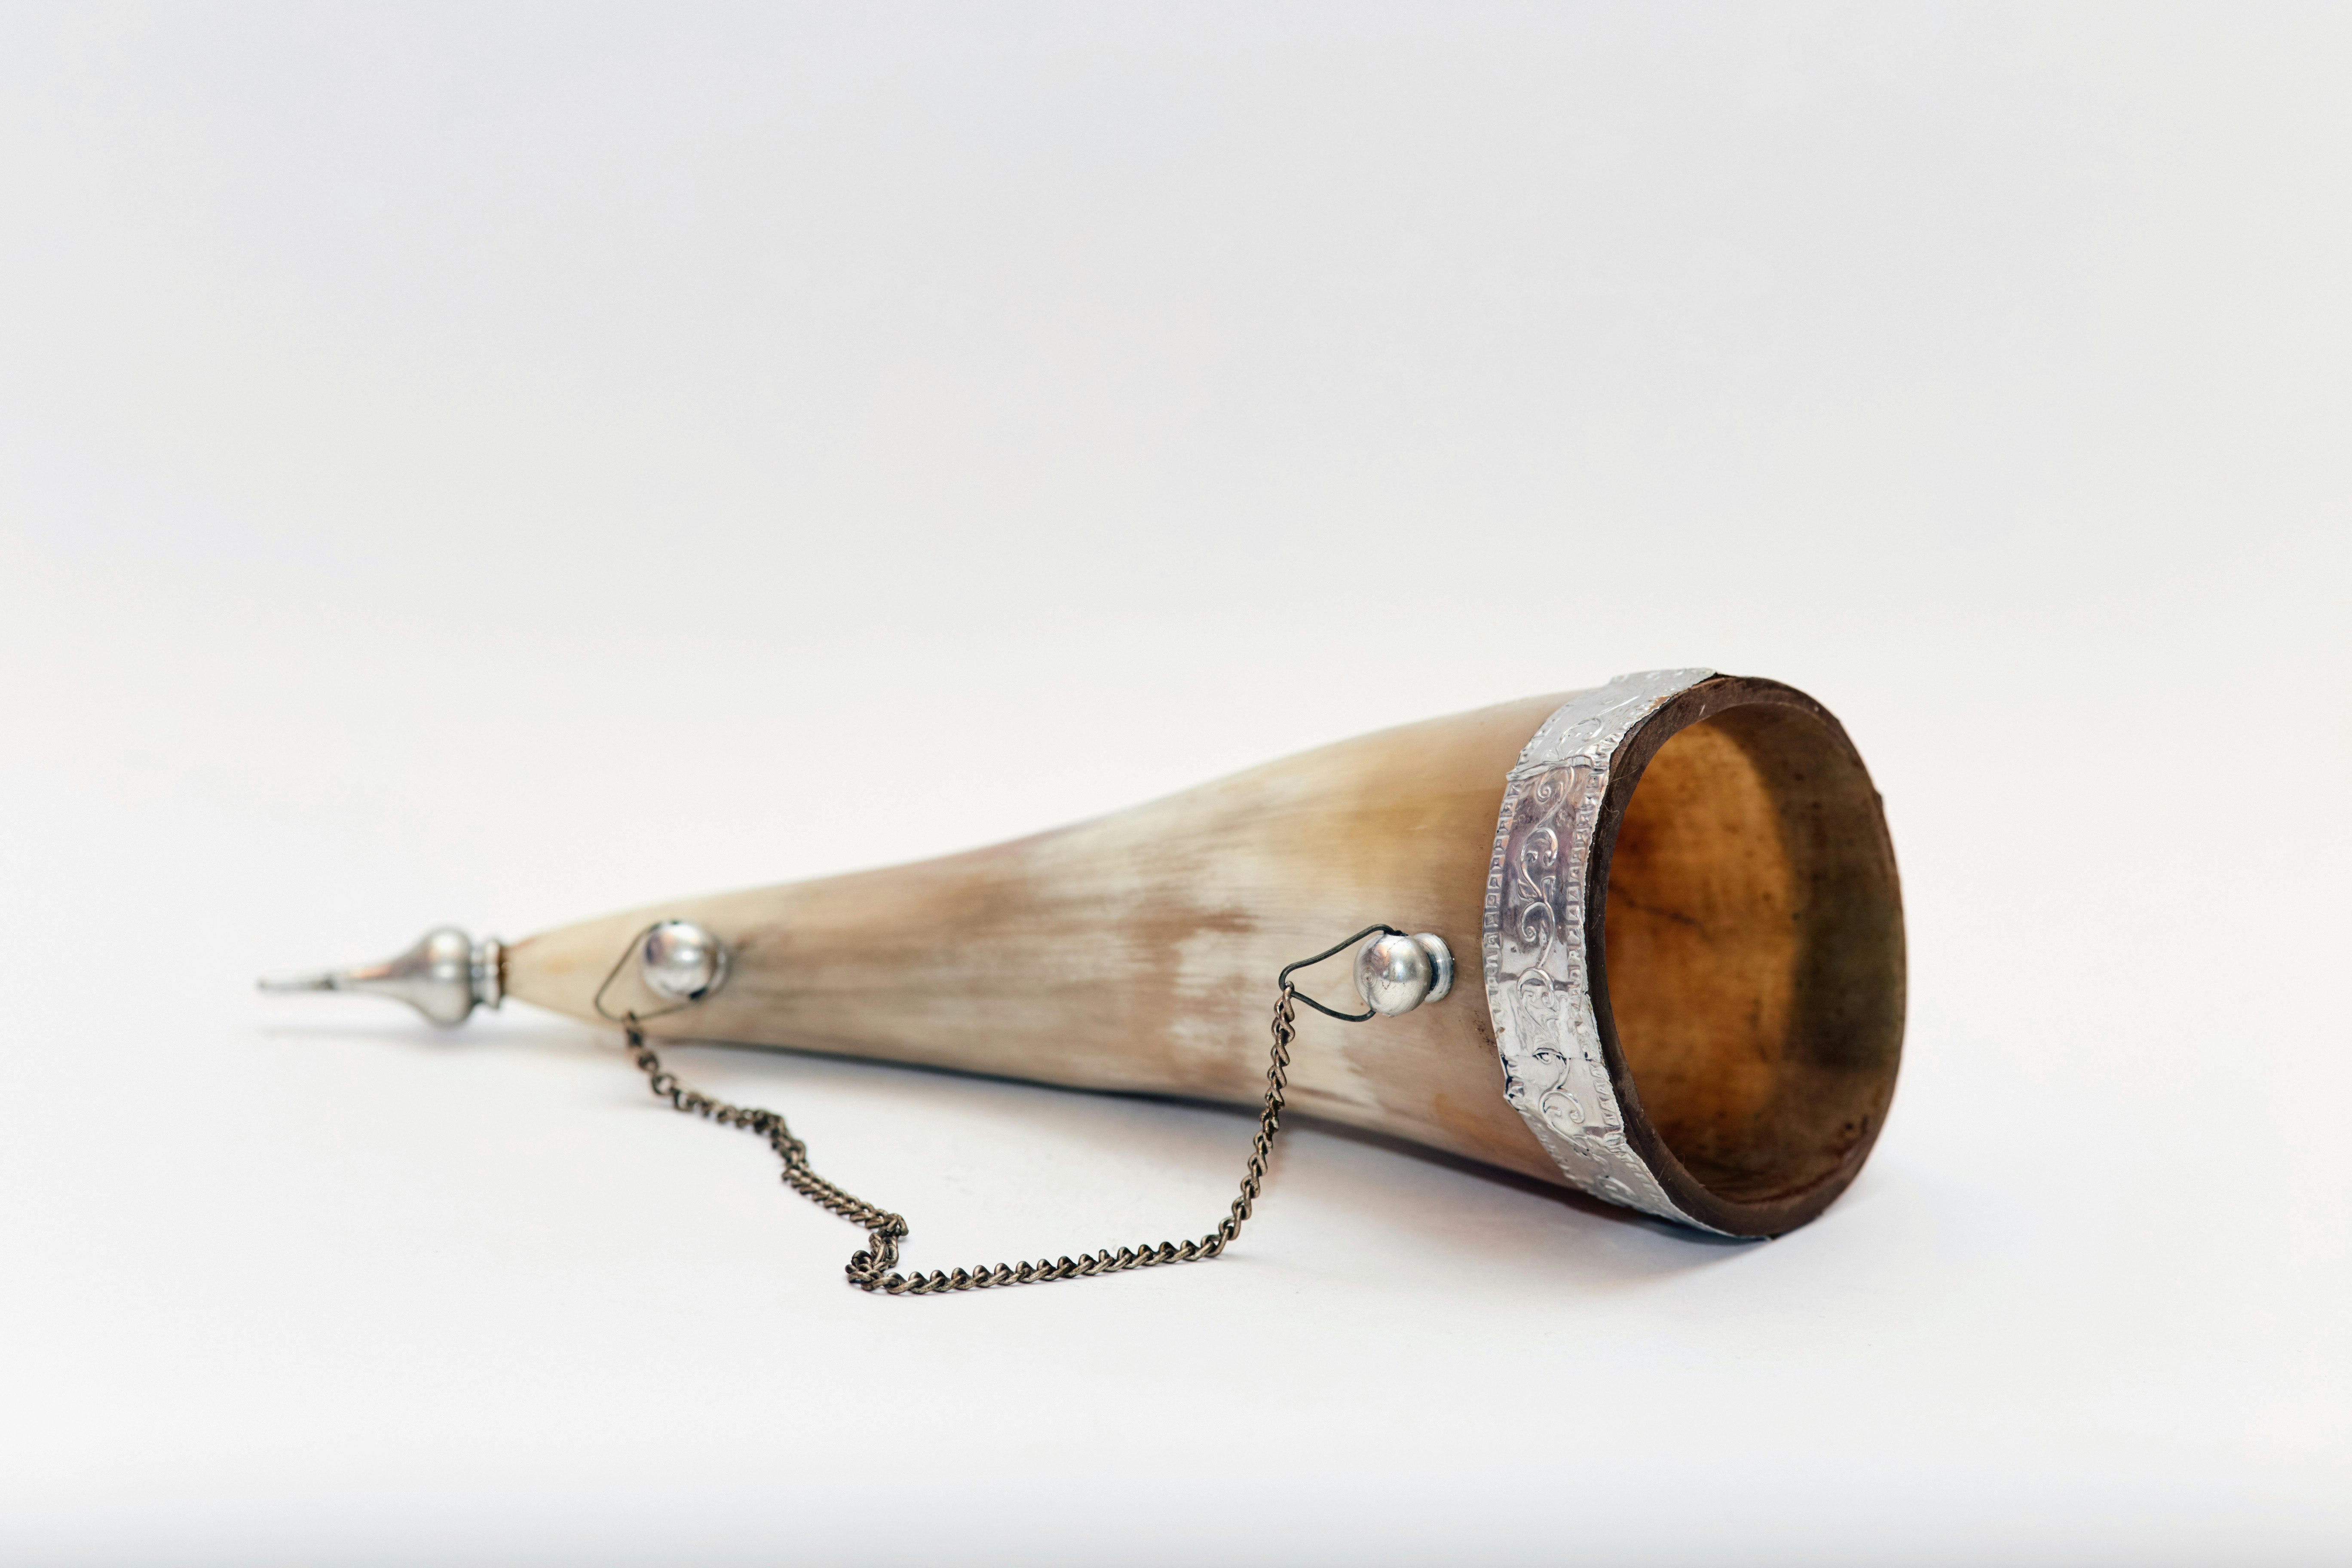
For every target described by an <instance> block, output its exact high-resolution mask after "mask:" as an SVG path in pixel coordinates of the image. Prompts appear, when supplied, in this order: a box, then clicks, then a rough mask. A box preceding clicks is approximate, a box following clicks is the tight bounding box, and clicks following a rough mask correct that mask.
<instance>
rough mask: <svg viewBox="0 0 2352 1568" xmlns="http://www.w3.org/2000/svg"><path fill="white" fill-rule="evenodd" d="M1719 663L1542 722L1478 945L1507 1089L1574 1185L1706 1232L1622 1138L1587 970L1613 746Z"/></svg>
mask: <svg viewBox="0 0 2352 1568" xmlns="http://www.w3.org/2000/svg"><path fill="white" fill-rule="evenodd" d="M1714 673H1715V671H1713V670H1711V669H1652V670H1644V671H1643V672H1642V673H1640V674H1638V675H1621V676H1619V677H1618V678H1617V679H1614V680H1612V681H1611V682H1610V683H1609V684H1608V685H1606V686H1601V687H1596V688H1594V689H1592V690H1591V691H1580V692H1579V693H1577V694H1576V695H1575V696H1573V697H1571V698H1570V699H1569V700H1567V701H1566V702H1564V703H1562V704H1561V705H1560V706H1559V710H1557V711H1556V712H1554V713H1553V714H1552V716H1551V717H1550V718H1549V719H1547V720H1545V721H1544V722H1543V725H1542V727H1541V728H1540V729H1538V730H1537V731H1536V732H1535V738H1534V739H1533V740H1531V741H1529V742H1528V743H1527V747H1526V749H1525V750H1524V751H1522V752H1520V753H1519V761H1518V764H1517V766H1516V767H1514V768H1512V769H1511V773H1510V779H1509V781H1508V783H1507V784H1506V785H1505V787H1504V790H1503V809H1502V814H1501V816H1500V818H1499V820H1498V821H1497V822H1496V827H1495V858H1494V860H1493V862H1492V863H1491V864H1490V865H1489V866H1488V868H1487V872H1486V918H1485V921H1484V929H1483V931H1482V941H1481V943H1480V950H1481V952H1482V953H1483V954H1484V956H1485V959H1486V1005H1487V1008H1488V1009H1489V1010H1490V1011H1491V1012H1492V1014H1493V1015H1494V1020H1495V1044H1496V1049H1497V1050H1498V1051H1499V1052H1500V1053H1501V1056H1502V1058H1503V1092H1504V1094H1505V1096H1506V1097H1507V1098H1508V1099H1509V1100H1510V1102H1511V1104H1512V1105H1513V1106H1515V1107H1516V1108H1517V1110H1518V1113H1519V1114H1520V1115H1521V1116H1523V1117H1525V1118H1526V1119H1527V1123H1528V1127H1530V1128H1532V1129H1533V1130H1534V1131H1535V1135H1536V1137H1537V1139H1538V1141H1540V1142H1542V1144H1543V1146H1544V1148H1545V1149H1546V1150H1547V1151H1549V1152H1550V1154H1551V1157H1552V1158H1553V1159H1555V1160H1557V1161H1559V1168H1560V1172H1561V1173H1562V1174H1563V1175H1565V1176H1566V1177H1567V1178H1568V1180H1569V1182H1570V1184H1571V1185H1573V1186H1576V1187H1580V1188H1581V1189H1582V1190H1584V1191H1585V1192H1588V1193H1591V1194H1592V1195H1593V1196H1594V1197H1598V1198H1606V1199H1607V1200H1608V1201H1609V1202H1611V1203H1612V1204H1623V1205H1626V1206H1627V1207H1629V1208H1636V1209H1640V1210H1642V1211H1643V1213H1645V1214H1652V1215H1657V1216H1658V1217H1660V1218H1661V1219H1671V1220H1675V1221H1679V1222H1680V1223H1681V1224H1684V1225H1688V1226H1697V1227H1698V1228H1699V1229H1702V1230H1712V1229H1714V1228H1715V1227H1714V1226H1706V1225H1701V1224H1700V1222H1699V1221H1697V1220H1696V1219H1693V1218H1692V1217H1691V1216H1690V1215H1686V1214H1685V1213H1684V1212H1683V1211H1682V1210H1681V1209H1680V1208H1678V1207H1676V1206H1675V1203H1674V1201H1673V1200H1672V1199H1671V1198H1669V1197H1667V1196H1666V1194H1665V1190H1664V1188H1663V1187H1661V1186H1660V1185H1659V1184H1658V1179H1657V1177H1656V1176H1655V1175H1654V1174H1653V1173H1652V1172H1651V1170H1650V1167H1649V1165H1648V1164H1647V1163H1644V1162H1643V1159H1642V1156H1641V1155H1640V1154H1639V1153H1637V1152H1635V1151H1634V1150H1633V1148H1632V1147H1631V1146H1630V1145H1628V1144H1627V1142H1626V1141H1625V1118H1624V1114H1623V1112H1622V1110H1621V1108H1620V1107H1619V1105H1618V1101H1617V1091H1616V1089H1615V1088H1614V1087H1613V1086H1612V1084H1611V1082H1610V1079H1609V1068H1608V1064H1607V1063H1606V1061H1605V1060H1604V1059H1603V1058H1602V1054H1601V1026H1600V1023H1599V1021H1598V1020H1597V1019H1596V1018H1595V1017H1594V1016H1593V1011H1592V988H1591V974H1590V973H1589V970H1588V968H1587V963H1586V955H1585V950H1584V939H1585V918H1586V908H1585V883H1586V880H1587V878H1588V875H1589V873H1590V871H1591V863H1592V837H1593V833H1594V830H1595V828H1596V827H1597V826H1598V825H1599V823H1600V819H1601V801H1602V800H1603V799H1604V798H1606V797H1607V795H1608V793H1609V769H1610V764H1611V763H1612V761H1613V760H1614V759H1615V757H1616V754H1617V749H1618V747H1619V746H1621V745H1622V744H1623V742H1624V740H1625V737H1626V736H1627V735H1629V734H1631V733H1633V730H1634V728H1635V727H1636V726H1637V725H1639V724H1640V723H1641V722H1642V721H1643V720H1644V719H1646V718H1648V717H1649V716H1650V715H1651V714H1652V713H1653V712H1654V711H1656V710H1657V709H1658V707H1659V706H1660V705H1661V704H1662V703H1664V702H1665V701H1666V700H1668V699H1670V698H1672V697H1674V696H1675V695H1676V694H1677V693H1679V692H1683V691H1686V690H1688V689H1690V688H1691V687H1694V686H1696V685H1697V684H1698V683H1699V682H1700V681H1702V680H1705V679H1707V678H1708V677H1710V676H1712V675H1713V674H1714Z"/></svg>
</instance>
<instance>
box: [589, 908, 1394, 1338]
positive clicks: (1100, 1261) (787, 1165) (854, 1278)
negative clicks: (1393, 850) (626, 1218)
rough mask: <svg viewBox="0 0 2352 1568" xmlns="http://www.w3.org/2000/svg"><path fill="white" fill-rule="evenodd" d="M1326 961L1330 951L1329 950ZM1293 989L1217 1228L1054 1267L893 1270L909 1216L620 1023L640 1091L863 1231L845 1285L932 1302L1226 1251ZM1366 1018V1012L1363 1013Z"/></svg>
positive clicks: (1283, 1047)
mask: <svg viewBox="0 0 2352 1568" xmlns="http://www.w3.org/2000/svg"><path fill="white" fill-rule="evenodd" d="M1374 929H1376V930H1386V929H1388V928H1386V927H1376V928H1374ZM1349 940H1350V941H1353V940H1355V939H1353V938H1351V939H1349ZM1342 945H1345V944H1344V943H1343V944H1342ZM1337 951H1338V949H1334V950H1333V952H1337ZM1323 956H1324V957H1328V956H1330V955H1329V954H1328V953H1326V954H1324V955H1323ZM1315 962H1318V961H1317V960H1314V959H1309V960H1307V963H1315ZM1299 967H1302V965H1299V964H1293V965H1291V968H1292V969H1296V968H1299ZM1306 1000H1307V1003H1308V1004H1309V1005H1313V1006H1315V1007H1317V1008H1318V1010H1319V1011H1322V1012H1326V1013H1328V1012H1330V1009H1329V1008H1327V1007H1324V1006H1322V1005H1321V1004H1320V1003H1318V1002H1316V1001H1315V999H1314V998H1313V997H1311V996H1310V997H1307V998H1306ZM1298 1001H1299V993H1298V988H1297V986H1295V985H1293V984H1291V983H1290V970H1289V969H1286V970H1284V971H1283V972H1282V979H1281V991H1280V994H1278V995H1277V996H1276V998H1275V1003H1274V1049H1273V1051H1272V1052H1271V1053H1270V1055H1269V1056H1268V1058H1267V1060H1266V1067H1265V1108H1264V1109H1263V1110H1260V1111H1259V1112H1258V1119H1257V1137H1256V1138H1255V1140H1253V1141H1252V1142H1251V1144H1250V1157H1249V1166H1248V1168H1247V1169H1246V1170H1245V1171H1244V1173H1243V1175H1242V1187H1241V1193H1240V1195H1239V1196H1237V1197H1235V1198H1234V1203H1233V1207H1232V1209H1231V1210H1230V1211H1229V1212H1228V1213H1227V1214H1226V1215H1225V1217H1224V1218H1223V1219H1222V1220H1220V1221H1218V1223H1217V1228H1216V1229H1215V1230H1213V1231H1212V1232H1210V1233H1209V1234H1208V1235H1207V1236H1204V1237H1201V1238H1200V1239H1199V1240H1198V1241H1187V1242H1182V1243H1178V1242H1172V1241H1163V1242H1161V1243H1160V1245H1159V1246H1157V1247H1144V1248H1142V1249H1141V1250H1140V1251H1139V1250H1137V1249H1136V1248H1134V1247H1120V1248H1119V1249H1118V1251H1117V1252H1113V1251H1111V1250H1110V1248H1108V1247H1105V1248H1103V1249H1102V1250H1101V1251H1100V1252H1089V1253H1082V1254H1080V1255H1079V1256H1078V1257H1076V1258H1069V1257H1067V1256H1065V1257H1063V1258H1058V1259H1054V1260H1051V1261H1049V1260H1047V1259H1045V1258H1039V1259H1038V1260H1037V1261H1036V1262H1034V1263H1000V1264H998V1265H996V1266H995V1267H994V1268H977V1269H966V1268H958V1269H956V1270H954V1271H953V1272H951V1273H950V1272H948V1271H946V1270H942V1269H938V1268H934V1269H932V1270H931V1271H930V1272H929V1274H925V1273H922V1272H920V1271H919V1270H918V1271H917V1272H915V1273H912V1274H902V1273H899V1272H898V1271H897V1265H898V1244H899V1243H900V1242H901V1241H904V1240H905V1239H906V1238H907V1222H906V1220H905V1219H904V1218H903V1217H901V1216H900V1215H895V1214H892V1213H891V1212H890V1211H889V1210H887V1209H884V1208H877V1207H876V1206H875V1205H872V1204H869V1203H867V1202H866V1200H865V1199H864V1198H860V1197H856V1196H854V1195H852V1194H849V1193H846V1192H845V1191H843V1190H842V1189H841V1188H839V1187H837V1186H835V1185H834V1184H832V1183H831V1182H828V1181H826V1180H825V1179H824V1177H823V1176H820V1175H818V1174H817V1173H815V1172H814V1171H813V1170H811V1169H810V1168H809V1163H808V1145H807V1144H805V1143H803V1142H801V1141H800V1140H799V1139H797V1138H795V1137H793V1134H792V1130H791V1129H790V1128H788V1127H786V1126H785V1125H784V1119H783V1118H782V1116H780V1115H778V1114H777V1113H776V1112H775V1111H772V1110H751V1109H749V1108H747V1107H744V1106H740V1105H730V1104H728V1103H727V1102H726V1101H725V1100H714V1099H712V1098H711V1097H710V1096H709V1095H707V1094H704V1093H702V1092H700V1091H699V1090H698V1089H688V1088H687V1087H686V1086H685V1085H684V1084H682V1083H680V1082H678V1080H677V1075H676V1074H674V1073H672V1072H670V1071H669V1070H668V1069H667V1068H664V1067H663V1066H662V1063H661V1058H659V1057H658V1056H656V1055H655V1054H654V1048H653V1047H651V1046H649V1045H647V1044H646V1036H645V1031H644V1030H643V1029H641V1028H639V1027H638V1026H637V1018H636V1016H635V1014H630V1015H629V1016H627V1017H626V1018H625V1020H624V1023H625V1025H626V1027H627V1032H628V1042H629V1049H630V1050H631V1052H632V1053H634V1056H635V1061H636V1064H637V1068H638V1070H639V1071H641V1072H643V1073H644V1074H645V1075H646V1084H647V1086H648V1087H649V1088H650V1089H652V1090H653V1092H654V1094H655V1095H656V1097H657V1098H659V1099H662V1100H667V1101H669V1103H670V1105H671V1106H672V1107H673V1108H674V1109H676V1110H682V1111H684V1112H686V1113H687V1114H688V1115H689V1116H700V1117H702V1118H704V1119H706V1120H708V1121H716V1122H718V1123H719V1125H721V1126H724V1127H740V1128H742V1129H743V1130H744V1131H747V1132H754V1133H757V1134H758V1135H760V1136H761V1137H762V1138H765V1139H766V1140H767V1141H768V1146H769V1147H770V1148H772V1149H773V1150H774V1151H775V1152H776V1155H777V1157H778V1158H779V1159H781V1160H782V1161H783V1163H784V1172H783V1181H784V1184H785V1185H786V1186H788V1187H790V1188H792V1189H793V1191H794V1192H796V1193H798V1194H801V1195H802V1196H803V1197H804V1198H806V1199H808V1200H809V1201H810V1202H811V1203H813V1204H815V1205H817V1206H818V1207H819V1208H822V1209H825V1210H827V1211H829V1212H831V1213H833V1214H836V1215H840V1216H841V1217H842V1218H844V1219H845V1220H847V1221H849V1222H850V1223H851V1224H852V1225H857V1226H864V1227H865V1228H866V1242H867V1246H866V1247H865V1248H864V1249H863V1250H861V1251H859V1252H858V1253H856V1255H855V1256H853V1257H852V1258H850V1260H849V1267H848V1268H847V1270H846V1271H845V1272H846V1273H847V1274H848V1277H849V1282H850V1283H851V1284H852V1285H855V1286H856V1287H857V1288H858V1289H860V1290H866V1291H875V1290H879V1291H881V1292H883V1293H884V1294H885V1295H890V1296H933V1295H939V1294H940V1293H942V1292H945V1291H950V1290H984V1289H988V1288H989V1287H991V1286H992V1285H1032V1284H1042V1283H1044V1282H1045V1281H1046V1280H1049V1279H1091V1278H1092V1277H1093V1276H1095V1275H1097V1274H1118V1273H1123V1272H1125V1271H1126V1270H1128V1269H1129V1268H1157V1267H1158V1266H1159V1265H1160V1264H1162V1263H1194V1262H1198V1261H1201V1260H1202V1259H1204V1258H1215V1257H1217V1256H1218V1255H1219V1254H1221V1253H1223V1251H1224V1249H1225V1248H1226V1247H1228V1246H1230V1245H1232V1243H1233V1240H1234V1237H1237V1236H1239V1235H1240V1234H1241V1231H1242V1222H1243V1221H1244V1220H1246V1219H1248V1218H1249V1217H1250V1208H1251V1206H1252V1205H1255V1203H1256V1202H1257V1196H1258V1192H1259V1189H1260V1188H1261V1187H1262V1186H1263V1185H1264V1184H1265V1164H1266V1159H1267V1157H1268V1156H1269V1155H1270V1154H1272V1152H1274V1138H1275V1134H1276V1133H1277V1132H1279V1131H1282V1102H1283V1091H1284V1089H1285V1087H1286V1084H1287V1083H1288V1080H1289V1076H1290V1043H1291V1041H1292V1040H1294V1039H1295V1038H1297V1033H1298V1030H1297V1003H1298ZM1331 1016H1333V1017H1338V1018H1345V1019H1347V1020H1348V1021H1350V1022H1358V1021H1360V1020H1359V1019H1357V1018H1356V1017H1355V1016H1353V1015H1348V1014H1337V1013H1333V1014H1331ZM1364 1016H1366V1017H1369V1016H1370V1013H1369V1012H1367V1013H1366V1014H1365V1015H1364Z"/></svg>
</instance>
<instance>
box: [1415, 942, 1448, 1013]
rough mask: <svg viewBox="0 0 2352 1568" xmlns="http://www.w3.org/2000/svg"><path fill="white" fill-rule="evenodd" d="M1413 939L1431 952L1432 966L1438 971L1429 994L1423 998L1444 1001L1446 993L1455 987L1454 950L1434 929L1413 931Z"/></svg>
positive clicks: (1425, 1000) (1431, 1000) (1424, 950)
mask: <svg viewBox="0 0 2352 1568" xmlns="http://www.w3.org/2000/svg"><path fill="white" fill-rule="evenodd" d="M1412 940H1413V941H1415V942H1419V943H1421V949H1422V951H1423V952H1426V953H1427V954H1429V963H1430V967H1431V968H1433V969H1434V970H1435V971H1436V972H1437V977H1436V979H1435V980H1434V981H1433V983H1432V984H1431V985H1430V987H1429V994H1428V995H1426V996H1424V997H1423V998H1422V1000H1423V1001H1424V1002H1442V1001H1444V999H1445V994H1446V993H1447V992H1448V991H1451V990H1453V989H1454V950H1453V949H1452V948H1450V947H1448V946H1446V945H1445V939H1444V937H1442V936H1440V935H1438V934H1437V933H1436V932H1435V931H1415V932H1413V933H1412Z"/></svg>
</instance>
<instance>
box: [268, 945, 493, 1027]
mask: <svg viewBox="0 0 2352 1568" xmlns="http://www.w3.org/2000/svg"><path fill="white" fill-rule="evenodd" d="M502 957H503V951H502V950H501V948H500V947H499V941H498V939H497V938H496V937H484V938H483V939H482V940H481V941H479V942H476V941H475V940H474V939H473V938H471V937H469V936H467V934H466V933H465V932H464V931H459V930H458V929H457V927H456V926H442V927H440V928H439V929H438V930H436V931H426V932H425V934H424V935H423V936H421V937H419V938H417V940H416V945H415V947H412V948H410V949H409V950H408V951H407V952H404V953H402V954H401V955H400V956H399V957H397V958H387V959H385V960H384V961H383V963H362V964H356V965H354V966H352V968H349V969H320V970H312V971H310V972H309V973H302V974H266V975H264V976H262V978H261V989H263V990H264V991H270V992H289V991H362V992H365V993H367V994H369V995H371V996H390V997H392V998H394V1000H395V1001H401V1002H405V1003H407V1004H408V1005H410V1006H412V1007H414V1008H415V1009H416V1010H417V1011H418V1012H420V1013H422V1014H424V1015H425V1017H426V1018H427V1019H429V1020H431V1021H432V1022H433V1023H436V1024H438V1025H440V1026H441V1027H443V1028H445V1029H454V1028H456V1027H457V1026H458V1025H460V1024H462V1023H464V1022H465V1021H466V1017H467V1015H468V1014H470V1013H472V1012H473V1010H474V1008H475V1007H476V1005H481V1006H484V1007H495V1006H497V1005H499V1003H500V1002H501V1001H503V1000H505V997H506V991H505V986H504V979H503V974H502V970H503V967H504V966H503V964H502V963H500V960H501V958H502Z"/></svg>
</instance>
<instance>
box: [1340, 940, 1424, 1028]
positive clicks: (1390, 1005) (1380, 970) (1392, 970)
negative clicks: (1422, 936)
mask: <svg viewBox="0 0 2352 1568" xmlns="http://www.w3.org/2000/svg"><path fill="white" fill-rule="evenodd" d="M1436 984H1437V963H1436V961H1435V960H1433V958H1431V956H1430V952H1429V950H1428V949H1427V948H1425V947H1423V946H1422V945H1421V943H1419V942H1415V941H1414V940H1413V939H1412V938H1411V937H1409V936H1377V937H1374V938H1373V939H1372V940H1371V941H1370V942H1366V943H1365V944H1364V945H1363V947H1362V948H1361V949H1360V951H1359V952H1357V954H1356V994H1357V995H1359V996H1361V997H1362V998H1363V999H1364V1005H1366V1006H1367V1007H1370V1009H1371V1010H1372V1011H1373V1012H1375V1013H1378V1014H1380V1015H1381V1016H1382V1017H1385V1018H1393V1017H1395V1016H1397V1015H1398V1014H1400V1013H1410V1012H1412V1010H1413V1009H1414V1008H1415V1007H1418V1006H1420V1005H1422V1004H1423V1002H1425V1001H1427V1000H1428V999H1429V994H1430V991H1431V990H1432V989H1433V987H1434V986H1435V985H1436Z"/></svg>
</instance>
